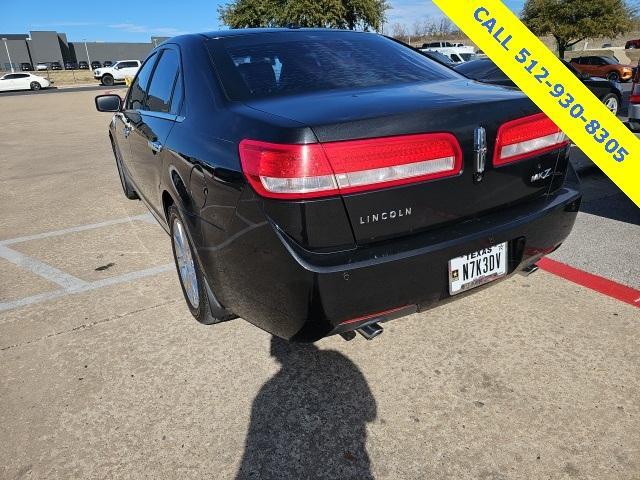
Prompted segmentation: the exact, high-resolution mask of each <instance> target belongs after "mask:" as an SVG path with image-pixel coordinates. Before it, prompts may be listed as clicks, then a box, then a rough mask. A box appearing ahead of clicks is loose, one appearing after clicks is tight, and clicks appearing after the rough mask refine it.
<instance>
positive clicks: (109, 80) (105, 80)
mask: <svg viewBox="0 0 640 480" xmlns="http://www.w3.org/2000/svg"><path fill="white" fill-rule="evenodd" d="M100 83H102V85H104V86H105V87H113V84H114V83H115V82H114V80H113V77H112V76H111V75H109V74H107V75H103V76H102V78H101V79H100Z"/></svg>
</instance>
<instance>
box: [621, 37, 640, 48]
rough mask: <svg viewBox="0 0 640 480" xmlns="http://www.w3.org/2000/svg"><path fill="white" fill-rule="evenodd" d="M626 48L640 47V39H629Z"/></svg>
mask: <svg viewBox="0 0 640 480" xmlns="http://www.w3.org/2000/svg"><path fill="white" fill-rule="evenodd" d="M624 48H625V49H626V50H633V49H636V48H640V39H638V40H629V41H628V42H627V44H626V45H625V46H624Z"/></svg>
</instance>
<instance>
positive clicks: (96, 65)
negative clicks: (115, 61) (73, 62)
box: [91, 60, 102, 70]
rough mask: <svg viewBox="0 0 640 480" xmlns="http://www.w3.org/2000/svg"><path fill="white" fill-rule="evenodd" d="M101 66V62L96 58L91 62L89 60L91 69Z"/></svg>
mask: <svg viewBox="0 0 640 480" xmlns="http://www.w3.org/2000/svg"><path fill="white" fill-rule="evenodd" d="M100 67H102V63H100V62H99V61H97V60H94V61H93V62H91V70H95V69H96V68H100Z"/></svg>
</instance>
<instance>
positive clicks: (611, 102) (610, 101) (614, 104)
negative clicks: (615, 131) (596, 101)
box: [602, 93, 620, 115]
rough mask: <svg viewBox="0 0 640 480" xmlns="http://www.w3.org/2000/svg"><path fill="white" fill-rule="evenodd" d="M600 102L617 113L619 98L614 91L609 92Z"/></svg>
mask: <svg viewBox="0 0 640 480" xmlns="http://www.w3.org/2000/svg"><path fill="white" fill-rule="evenodd" d="M602 103H604V105H605V106H606V107H607V108H608V109H609V110H610V111H611V113H613V114H614V115H618V112H619V111H620V99H619V98H618V96H617V95H616V94H615V93H610V94H608V95H606V96H605V97H604V98H603V99H602Z"/></svg>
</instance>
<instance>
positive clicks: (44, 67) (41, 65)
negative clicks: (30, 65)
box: [36, 62, 49, 71]
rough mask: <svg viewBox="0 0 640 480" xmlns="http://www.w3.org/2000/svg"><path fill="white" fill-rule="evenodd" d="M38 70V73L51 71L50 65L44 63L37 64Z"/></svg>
mask: <svg viewBox="0 0 640 480" xmlns="http://www.w3.org/2000/svg"><path fill="white" fill-rule="evenodd" d="M36 70H38V71H42V70H49V64H47V63H44V62H40V63H37V64H36Z"/></svg>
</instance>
